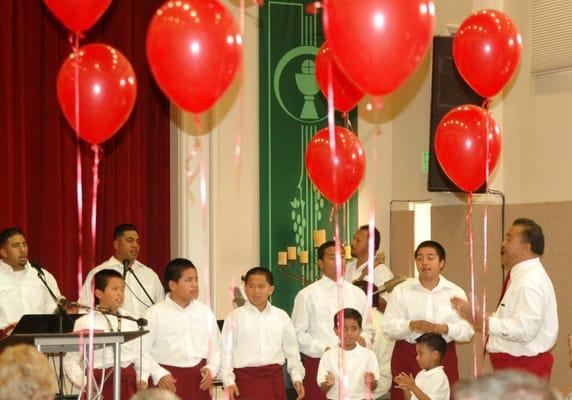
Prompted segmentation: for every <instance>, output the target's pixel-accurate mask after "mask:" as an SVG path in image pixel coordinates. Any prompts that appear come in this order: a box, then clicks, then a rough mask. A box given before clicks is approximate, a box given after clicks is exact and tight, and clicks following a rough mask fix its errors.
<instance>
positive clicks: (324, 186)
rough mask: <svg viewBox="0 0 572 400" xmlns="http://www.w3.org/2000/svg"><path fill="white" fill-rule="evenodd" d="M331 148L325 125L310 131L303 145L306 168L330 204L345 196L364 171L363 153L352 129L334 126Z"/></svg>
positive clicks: (340, 200) (338, 202) (342, 200)
mask: <svg viewBox="0 0 572 400" xmlns="http://www.w3.org/2000/svg"><path fill="white" fill-rule="evenodd" d="M334 140H335V150H334V152H332V149H331V147H330V130H329V129H328V128H327V127H326V128H324V129H322V130H320V131H319V132H318V133H316V134H315V135H314V137H313V138H312V139H311V140H310V142H309V143H308V147H307V148H306V171H308V175H309V176H310V179H311V180H312V182H314V184H315V185H316V187H317V188H318V190H320V192H322V194H323V195H324V197H326V198H327V199H328V200H330V201H331V202H332V203H334V204H338V205H339V204H342V203H344V202H345V201H346V200H348V199H349V198H350V197H351V196H352V195H353V194H354V192H355V191H356V189H357V188H358V186H359V184H360V182H361V180H362V178H363V175H364V172H365V153H364V151H363V148H362V145H361V143H360V141H359V139H358V138H357V136H356V135H354V134H353V133H352V132H350V131H348V130H347V129H344V128H342V127H339V126H336V129H335V133H334Z"/></svg>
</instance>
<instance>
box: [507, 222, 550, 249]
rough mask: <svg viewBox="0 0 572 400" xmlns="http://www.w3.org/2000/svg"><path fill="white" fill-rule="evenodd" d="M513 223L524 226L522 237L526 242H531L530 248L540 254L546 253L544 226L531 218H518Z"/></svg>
mask: <svg viewBox="0 0 572 400" xmlns="http://www.w3.org/2000/svg"><path fill="white" fill-rule="evenodd" d="M512 225H513V226H514V225H519V226H522V227H524V229H523V230H522V239H523V241H524V243H530V250H532V252H533V253H534V254H537V255H539V256H541V255H543V254H544V233H542V227H541V226H540V225H538V224H537V223H536V222H534V221H533V220H531V219H529V218H517V219H515V220H514V222H513V223H512Z"/></svg>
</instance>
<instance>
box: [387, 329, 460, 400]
mask: <svg viewBox="0 0 572 400" xmlns="http://www.w3.org/2000/svg"><path fill="white" fill-rule="evenodd" d="M416 342H417V343H416V345H415V347H416V350H417V363H418V364H419V366H420V367H421V368H422V369H421V371H419V372H418V373H417V376H415V380H414V379H413V376H412V375H411V374H409V375H407V374H406V373H405V372H401V373H400V374H399V375H398V376H396V377H395V378H394V380H395V383H396V384H397V387H398V388H399V389H402V390H403V391H404V396H405V398H406V399H407V400H417V399H419V400H449V397H450V388H449V379H448V378H447V375H445V371H444V369H443V366H442V365H441V360H443V357H445V352H446V351H447V342H446V341H445V339H443V337H442V336H441V335H439V334H438V333H425V334H423V335H421V336H419V337H418V338H417V340H416Z"/></svg>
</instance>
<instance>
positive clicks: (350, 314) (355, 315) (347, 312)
mask: <svg viewBox="0 0 572 400" xmlns="http://www.w3.org/2000/svg"><path fill="white" fill-rule="evenodd" d="M342 314H343V315H344V321H345V320H346V319H353V320H354V321H356V322H357V323H358V325H359V327H360V328H361V323H362V317H361V314H360V313H359V311H358V310H356V309H355V308H344V309H342V310H340V311H338V312H337V313H336V314H335V315H334V326H335V327H338V326H339V323H338V320H339V318H340V316H341V315H342Z"/></svg>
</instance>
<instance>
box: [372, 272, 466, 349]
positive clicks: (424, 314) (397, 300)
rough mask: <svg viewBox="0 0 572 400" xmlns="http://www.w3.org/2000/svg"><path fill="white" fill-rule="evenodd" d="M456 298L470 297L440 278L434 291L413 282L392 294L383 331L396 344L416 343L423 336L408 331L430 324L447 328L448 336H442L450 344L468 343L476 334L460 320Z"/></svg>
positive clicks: (405, 283)
mask: <svg viewBox="0 0 572 400" xmlns="http://www.w3.org/2000/svg"><path fill="white" fill-rule="evenodd" d="M453 297H460V298H462V299H464V300H467V295H466V294H465V292H464V291H463V289H461V288H460V287H459V286H457V285H455V284H454V283H453V282H451V281H449V280H447V279H445V277H444V276H443V275H441V276H440V277H439V283H438V284H437V286H435V287H434V288H433V289H432V290H428V289H426V288H424V287H423V286H422V285H421V283H420V282H419V279H418V278H410V279H408V280H407V281H405V282H403V283H402V284H400V285H398V286H396V287H395V289H393V291H392V292H391V296H390V297H389V302H388V304H387V308H386V309H385V315H384V319H383V330H384V332H385V333H386V334H387V335H388V336H389V337H391V338H393V339H395V340H406V341H407V342H409V343H415V340H416V339H417V338H418V337H419V336H421V333H420V332H413V331H411V330H410V329H409V323H410V322H411V321H417V320H422V321H429V322H431V323H434V324H446V325H447V327H448V328H449V332H448V333H447V334H446V335H443V338H444V339H445V340H446V341H447V343H449V342H452V341H455V342H468V341H469V340H471V338H472V337H473V334H474V333H475V331H474V330H473V327H472V326H471V324H470V323H469V322H467V321H466V320H465V319H463V318H461V316H460V315H459V313H458V312H457V310H455V309H454V308H453V306H452V305H451V299H452V298H453Z"/></svg>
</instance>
